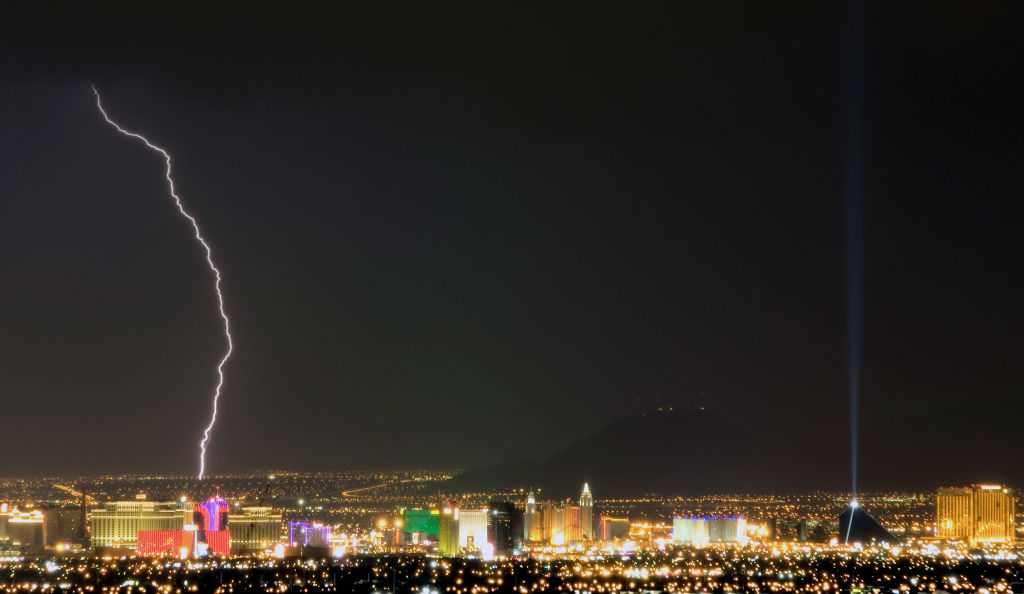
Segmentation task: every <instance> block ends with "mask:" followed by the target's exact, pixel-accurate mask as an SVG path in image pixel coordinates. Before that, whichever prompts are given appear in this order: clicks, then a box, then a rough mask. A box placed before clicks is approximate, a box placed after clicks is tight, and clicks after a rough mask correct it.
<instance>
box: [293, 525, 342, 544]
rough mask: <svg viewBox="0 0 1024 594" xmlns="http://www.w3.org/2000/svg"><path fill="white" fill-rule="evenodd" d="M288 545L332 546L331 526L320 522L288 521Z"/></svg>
mask: <svg viewBox="0 0 1024 594" xmlns="http://www.w3.org/2000/svg"><path fill="white" fill-rule="evenodd" d="M288 546H291V547H315V548H327V547H329V546H331V527H330V526H324V525H323V524H321V523H319V522H288Z"/></svg>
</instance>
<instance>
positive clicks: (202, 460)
mask: <svg viewBox="0 0 1024 594" xmlns="http://www.w3.org/2000/svg"><path fill="white" fill-rule="evenodd" d="M92 92H93V93H94V94H95V95H96V107H97V108H98V109H99V110H100V114H102V115H103V119H104V120H106V121H107V123H108V124H110V125H111V126H113V127H114V129H115V130H117V131H118V132H120V133H121V134H124V135H125V136H130V137H132V138H134V139H136V140H140V141H142V142H143V143H144V144H145V145H146V147H147V148H149V149H150V150H152V151H155V152H157V153H160V155H161V156H163V158H164V164H165V168H164V177H165V178H167V188H168V190H169V191H170V195H171V198H173V199H174V204H175V205H176V206H177V207H178V212H180V213H181V216H183V217H185V218H186V219H188V222H189V223H191V224H192V230H193V231H195V237H196V240H198V241H199V243H200V244H202V246H203V249H205V250H206V263H207V264H208V265H209V267H210V271H211V272H213V277H214V279H215V281H214V285H213V286H214V289H215V290H216V292H217V308H218V309H219V310H220V317H221V319H222V320H223V321H224V338H225V339H226V340H227V350H226V351H225V352H224V357H223V358H221V360H220V363H218V364H217V387H216V388H215V389H214V391H213V411H212V413H211V415H210V423H209V424H208V425H207V426H206V429H204V430H203V439H202V441H200V442H199V478H200V479H202V478H203V476H204V475H205V474H206V445H207V444H208V443H209V441H210V434H211V432H212V431H213V425H214V424H215V423H216V422H217V404H218V402H219V401H220V393H221V389H222V388H223V387H224V365H225V364H226V363H227V362H228V359H229V358H230V357H231V351H232V350H234V344H233V342H232V340H231V322H230V320H228V314H227V313H226V312H225V310H224V294H223V293H222V292H221V288H220V281H221V276H220V269H218V268H217V265H216V264H214V263H213V250H211V249H210V244H208V243H206V240H205V239H203V234H202V233H201V232H200V231H199V223H198V222H197V221H196V218H195V217H194V216H192V215H191V214H189V213H188V211H186V210H185V206H184V205H183V204H182V202H181V197H180V196H178V193H177V192H176V191H175V189H174V178H173V177H172V176H171V155H170V153H168V152H167V151H166V150H164V149H163V148H161V147H159V146H157V145H155V144H153V143H152V142H150V141H149V139H147V138H146V137H145V136H143V135H141V134H139V133H138V132H132V131H130V130H125V129H124V128H122V127H121V126H120V125H119V124H118V123H117V122H115V121H114V120H112V119H110V116H109V115H107V112H106V110H105V109H103V101H102V100H101V98H100V92H99V91H98V90H97V89H96V86H95V85H93V87H92Z"/></svg>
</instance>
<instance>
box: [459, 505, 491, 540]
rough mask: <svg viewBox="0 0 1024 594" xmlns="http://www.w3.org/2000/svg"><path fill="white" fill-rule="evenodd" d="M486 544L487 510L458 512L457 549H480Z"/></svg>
mask: <svg viewBox="0 0 1024 594" xmlns="http://www.w3.org/2000/svg"><path fill="white" fill-rule="evenodd" d="M486 542H487V510H486V509H482V510H481V509H463V510H459V548H460V549H471V550H476V549H480V548H481V547H482V546H483V545H484V544H485V543H486Z"/></svg>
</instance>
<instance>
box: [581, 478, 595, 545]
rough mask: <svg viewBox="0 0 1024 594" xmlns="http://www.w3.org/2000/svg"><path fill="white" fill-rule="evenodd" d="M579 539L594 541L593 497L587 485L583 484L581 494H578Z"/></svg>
mask: <svg viewBox="0 0 1024 594" xmlns="http://www.w3.org/2000/svg"><path fill="white" fill-rule="evenodd" d="M580 539H581V540H593V539H594V496H593V495H592V494H591V493H590V485H589V484H587V483H583V492H582V493H580Z"/></svg>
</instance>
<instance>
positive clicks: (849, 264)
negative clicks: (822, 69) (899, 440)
mask: <svg viewBox="0 0 1024 594" xmlns="http://www.w3.org/2000/svg"><path fill="white" fill-rule="evenodd" d="M843 17H844V19H843V24H842V36H841V37H842V49H841V62H842V78H841V83H840V89H839V90H840V99H839V103H840V117H841V118H842V122H841V124H840V126H841V129H842V130H843V133H844V135H845V138H844V140H845V143H844V154H843V157H844V167H843V173H844V176H843V177H844V179H843V181H844V187H845V203H846V208H845V215H846V216H845V218H846V373H847V384H848V391H849V400H850V489H851V491H852V501H853V502H856V501H857V462H858V460H857V458H858V452H859V449H860V443H859V441H860V440H859V434H860V368H861V353H862V349H863V346H862V342H863V340H862V333H863V330H862V329H863V324H864V321H863V300H864V150H865V146H864V145H865V141H864V137H865V132H864V127H865V120H866V118H865V115H864V112H865V102H866V100H865V96H866V91H865V87H866V78H867V76H866V70H867V67H868V58H867V48H866V45H867V44H866V41H865V38H866V37H867V31H868V19H867V8H866V7H865V3H864V2H863V0H846V2H845V3H844V12H843ZM851 509H856V508H851ZM850 523H851V525H852V524H853V522H852V515H851V522H850Z"/></svg>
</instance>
